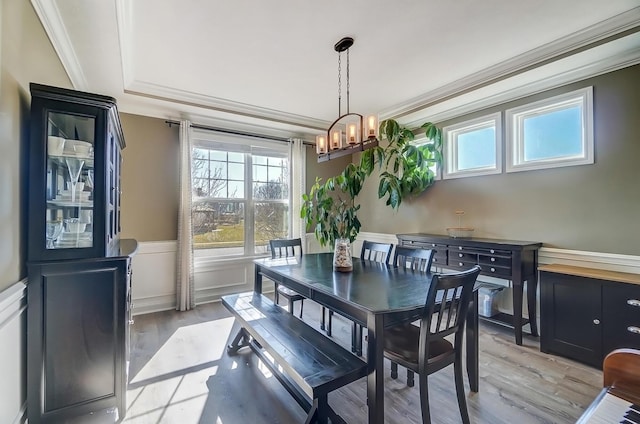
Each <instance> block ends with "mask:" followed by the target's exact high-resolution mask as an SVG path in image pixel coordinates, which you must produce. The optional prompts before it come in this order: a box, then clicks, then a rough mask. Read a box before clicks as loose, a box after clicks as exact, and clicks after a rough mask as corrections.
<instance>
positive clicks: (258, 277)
mask: <svg viewBox="0 0 640 424" xmlns="http://www.w3.org/2000/svg"><path fill="white" fill-rule="evenodd" d="M253 272H254V277H253V291H254V292H256V293H262V273H261V272H260V265H257V264H256V265H255V266H254V267H253Z"/></svg>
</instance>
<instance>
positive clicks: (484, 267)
mask: <svg viewBox="0 0 640 424" xmlns="http://www.w3.org/2000/svg"><path fill="white" fill-rule="evenodd" d="M396 236H397V237H398V244H400V245H403V246H415V247H421V248H424V249H431V250H433V266H435V267H438V268H446V269H451V270H455V271H459V270H460V271H462V270H467V269H470V268H472V267H473V266H475V265H480V268H481V275H487V276H490V277H493V278H500V279H506V280H511V282H512V283H513V290H512V296H513V315H509V314H505V313H500V314H497V315H495V316H493V317H490V318H488V317H480V318H481V319H483V320H486V321H490V322H493V323H496V324H500V325H506V326H509V327H513V328H514V333H515V339H516V344H519V345H521V344H522V334H523V333H522V327H523V326H525V325H527V324H529V328H531V334H532V335H533V336H535V337H537V336H538V326H537V318H536V292H537V287H538V279H537V277H538V276H537V274H536V269H537V267H538V249H540V247H541V246H542V243H539V242H530V241H517V240H499V239H486V238H451V237H448V236H443V235H438V234H423V233H416V234H397V235H396ZM525 281H526V283H527V285H526V287H527V291H526V301H527V306H528V308H529V319H526V318H524V317H523V316H522V305H523V303H522V302H523V296H524V286H525V284H524V283H525Z"/></svg>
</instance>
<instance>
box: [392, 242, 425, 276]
mask: <svg viewBox="0 0 640 424" xmlns="http://www.w3.org/2000/svg"><path fill="white" fill-rule="evenodd" d="M432 261H433V250H430V249H422V248H415V247H407V246H396V251H395V253H394V256H393V264H394V265H395V266H397V267H401V268H410V269H412V270H414V271H420V272H429V271H430V270H431V262H432Z"/></svg>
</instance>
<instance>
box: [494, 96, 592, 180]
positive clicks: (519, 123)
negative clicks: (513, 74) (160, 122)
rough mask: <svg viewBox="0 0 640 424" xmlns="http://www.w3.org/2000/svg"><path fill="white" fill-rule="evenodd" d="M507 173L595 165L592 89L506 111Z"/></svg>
mask: <svg viewBox="0 0 640 424" xmlns="http://www.w3.org/2000/svg"><path fill="white" fill-rule="evenodd" d="M506 119H507V133H508V134H509V140H510V142H509V143H508V144H507V172H516V171H526V170H531V169H543V168H554V167H559V166H569V165H583V164H589V163H593V88H592V87H587V88H584V89H581V90H577V91H573V92H570V93H566V94H562V95H560V96H555V97H552V98H549V99H545V100H541V101H538V102H535V103H529V104H527V105H524V106H520V107H517V108H513V109H509V110H507V111H506Z"/></svg>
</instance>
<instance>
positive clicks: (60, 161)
mask: <svg viewBox="0 0 640 424" xmlns="http://www.w3.org/2000/svg"><path fill="white" fill-rule="evenodd" d="M48 158H49V160H51V161H52V162H53V163H55V164H56V165H58V166H62V167H64V168H66V167H67V163H66V162H65V159H78V160H83V161H84V165H82V168H83V169H93V159H94V158H93V156H82V155H61V156H53V155H49V156H48Z"/></svg>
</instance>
